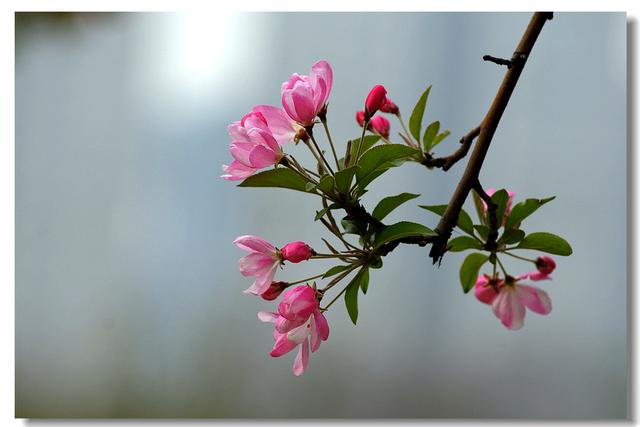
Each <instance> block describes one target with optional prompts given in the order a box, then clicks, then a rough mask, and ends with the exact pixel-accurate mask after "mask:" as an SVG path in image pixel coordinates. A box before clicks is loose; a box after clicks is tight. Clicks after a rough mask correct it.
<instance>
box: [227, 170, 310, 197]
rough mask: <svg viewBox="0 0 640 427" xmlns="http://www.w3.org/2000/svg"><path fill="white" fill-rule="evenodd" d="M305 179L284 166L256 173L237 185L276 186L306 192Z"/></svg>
mask: <svg viewBox="0 0 640 427" xmlns="http://www.w3.org/2000/svg"><path fill="white" fill-rule="evenodd" d="M306 186H307V181H305V180H304V179H302V177H301V176H300V175H298V174H297V173H295V172H293V171H292V170H290V169H286V168H276V169H269V170H266V171H264V172H260V173H257V174H255V175H252V176H250V177H249V178H247V179H245V180H244V181H242V182H241V183H240V184H238V187H278V188H288V189H291V190H297V191H302V192H305V193H307V190H306Z"/></svg>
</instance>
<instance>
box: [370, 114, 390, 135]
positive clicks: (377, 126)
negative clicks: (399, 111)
mask: <svg viewBox="0 0 640 427" xmlns="http://www.w3.org/2000/svg"><path fill="white" fill-rule="evenodd" d="M370 124H371V130H373V131H374V132H375V133H377V134H378V135H381V136H382V137H383V138H389V129H390V127H391V124H390V123H389V120H387V119H385V118H384V117H382V116H375V117H374V118H372V119H371V122H370Z"/></svg>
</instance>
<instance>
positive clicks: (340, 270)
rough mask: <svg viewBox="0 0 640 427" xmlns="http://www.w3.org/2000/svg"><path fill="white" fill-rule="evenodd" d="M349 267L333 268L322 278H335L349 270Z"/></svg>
mask: <svg viewBox="0 0 640 427" xmlns="http://www.w3.org/2000/svg"><path fill="white" fill-rule="evenodd" d="M349 267H350V265H336V266H335V267H331V268H330V269H328V270H327V272H326V273H324V275H323V276H322V278H323V279H326V278H327V277H331V276H335V275H336V274H338V273H342V272H343V271H345V270H347V269H348V268H349Z"/></svg>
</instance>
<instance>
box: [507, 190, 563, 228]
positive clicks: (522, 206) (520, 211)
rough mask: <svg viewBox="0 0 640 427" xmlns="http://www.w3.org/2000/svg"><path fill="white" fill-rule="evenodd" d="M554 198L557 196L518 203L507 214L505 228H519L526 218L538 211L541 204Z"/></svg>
mask: <svg viewBox="0 0 640 427" xmlns="http://www.w3.org/2000/svg"><path fill="white" fill-rule="evenodd" d="M553 199H555V196H554V197H547V198H546V199H526V200H524V201H522V202H520V203H518V204H517V205H515V206H514V207H513V208H512V209H511V213H509V216H507V220H506V224H505V228H518V227H519V226H520V223H521V222H522V221H523V220H524V219H525V218H527V217H528V216H529V215H531V214H533V213H534V212H535V211H537V210H538V208H539V207H540V206H542V205H544V204H545V203H548V202H550V201H552V200H553Z"/></svg>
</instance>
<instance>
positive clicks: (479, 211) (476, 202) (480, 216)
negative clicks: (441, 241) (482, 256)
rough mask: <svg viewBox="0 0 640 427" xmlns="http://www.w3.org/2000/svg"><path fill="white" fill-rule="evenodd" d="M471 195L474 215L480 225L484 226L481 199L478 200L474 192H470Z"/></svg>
mask: <svg viewBox="0 0 640 427" xmlns="http://www.w3.org/2000/svg"><path fill="white" fill-rule="evenodd" d="M471 195H472V196H473V205H474V206H475V208H476V214H477V215H478V219H479V220H480V223H482V224H485V218H484V204H483V202H482V199H481V198H480V196H479V195H478V193H476V190H471ZM485 240H486V239H485Z"/></svg>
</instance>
